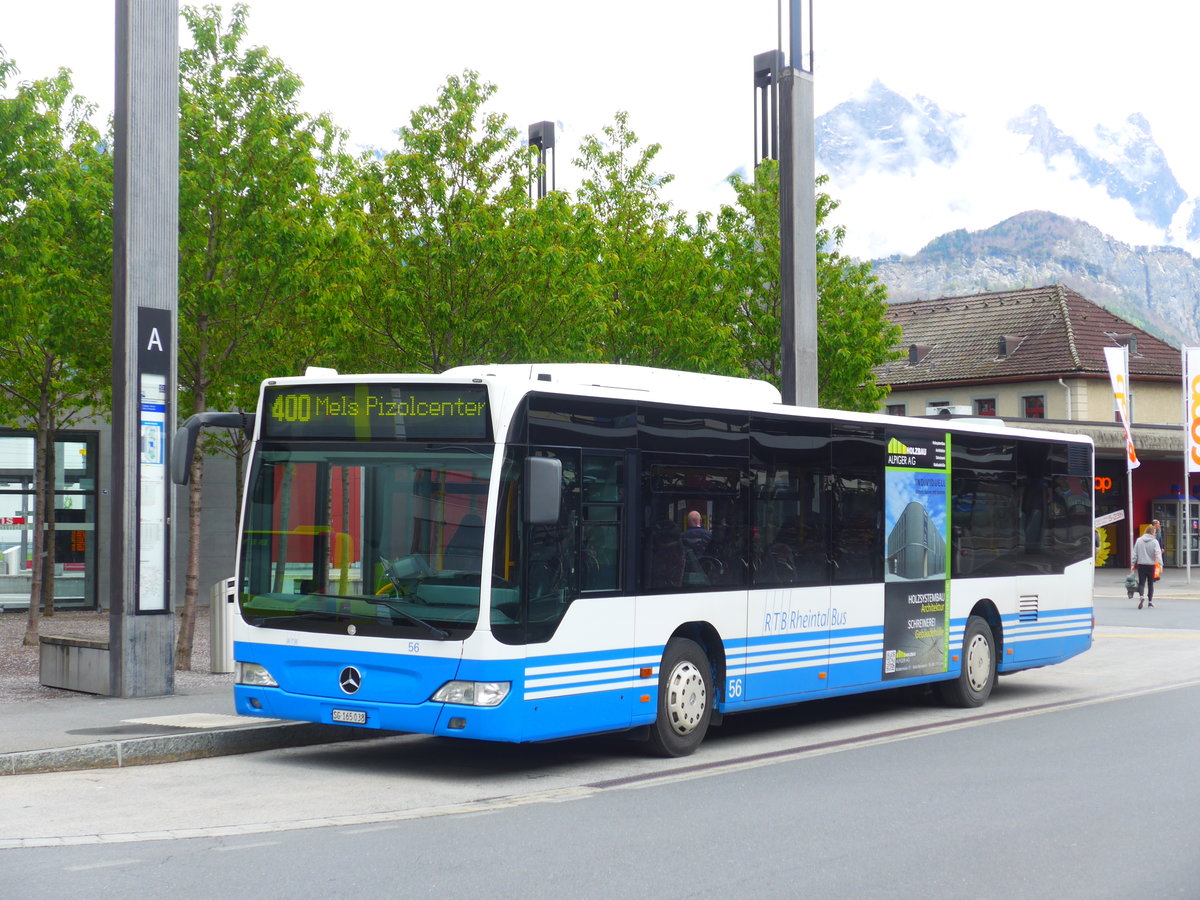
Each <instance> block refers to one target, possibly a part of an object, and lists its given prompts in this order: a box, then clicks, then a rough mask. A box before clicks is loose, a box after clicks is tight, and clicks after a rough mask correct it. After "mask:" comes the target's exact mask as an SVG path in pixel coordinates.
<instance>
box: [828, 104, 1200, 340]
mask: <svg viewBox="0 0 1200 900" xmlns="http://www.w3.org/2000/svg"><path fill="white" fill-rule="evenodd" d="M815 124H816V150H817V163H818V167H819V168H820V170H822V171H824V172H826V173H828V174H829V176H830V185H829V189H830V193H831V194H832V195H833V196H835V197H841V196H844V195H845V196H854V198H855V202H857V204H858V206H857V207H856V215H857V220H856V222H857V223H858V224H856V223H850V227H851V228H852V229H865V228H872V229H874V230H875V232H877V233H882V234H883V236H884V238H885V239H884V240H879V239H876V240H874V241H873V242H872V243H871V246H874V247H875V248H876V249H875V250H872V251H870V253H868V254H865V255H873V254H875V253H878V252H879V248H880V247H882V248H884V252H887V247H888V245H889V243H890V245H891V246H897V245H902V244H903V242H902V241H899V240H894V241H888V240H886V238H887V237H889V236H899V235H901V234H902V235H903V237H904V238H905V240H907V241H909V242H911V241H912V238H913V237H917V238H918V239H928V240H929V243H928V244H926V245H925V246H924V247H923V248H922V249H921V250H920V251H918V252H917V253H914V254H913V255H911V256H889V257H885V258H882V259H877V260H874V265H875V274H876V275H878V276H879V277H880V279H881V280H882V281H883V282H884V283H885V284H886V285H887V286H888V292H889V295H890V297H891V299H892V301H893V302H903V301H906V300H915V299H926V298H932V297H943V296H954V295H957V294H968V293H976V292H981V291H993V290H1005V289H1013V288H1021V287H1035V286H1039V285H1044V284H1050V283H1062V284H1066V285H1068V286H1070V287H1072V288H1074V289H1075V290H1077V291H1079V292H1080V293H1082V294H1083V295H1084V296H1086V297H1088V298H1090V299H1092V300H1094V301H1096V302H1098V303H1101V304H1103V305H1105V306H1107V307H1108V308H1110V309H1111V310H1112V311H1113V312H1115V313H1116V314H1117V315H1120V316H1121V317H1123V318H1125V319H1128V320H1129V321H1131V322H1134V323H1136V324H1138V325H1140V326H1141V327H1143V328H1145V329H1146V330H1147V331H1150V332H1152V333H1154V334H1156V335H1158V336H1159V337H1162V338H1163V339H1165V340H1167V341H1169V342H1171V343H1173V344H1180V343H1185V344H1189V345H1196V344H1200V260H1198V259H1197V258H1196V257H1195V256H1194V255H1192V254H1200V196H1189V195H1188V192H1187V191H1186V190H1185V189H1184V187H1183V186H1182V185H1181V184H1180V182H1179V181H1178V179H1177V178H1176V177H1175V174H1174V172H1173V171H1172V170H1171V166H1170V164H1169V162H1168V160H1167V157H1166V154H1165V153H1164V152H1163V150H1162V148H1161V147H1160V146H1159V145H1158V144H1157V143H1156V142H1155V140H1154V136H1153V132H1152V130H1151V127H1150V123H1149V122H1148V121H1147V120H1146V118H1145V117H1144V116H1142V115H1140V114H1137V113H1135V114H1133V115H1131V116H1129V117H1128V118H1127V119H1126V120H1125V121H1124V122H1123V123H1122V124H1120V125H1119V126H1117V127H1114V128H1106V127H1103V126H1099V125H1097V126H1095V127H1094V128H1093V129H1091V131H1087V132H1080V133H1075V134H1071V133H1068V132H1067V131H1066V130H1064V129H1063V128H1061V127H1059V125H1058V124H1056V123H1055V122H1054V121H1053V119H1052V118H1051V116H1050V115H1049V113H1048V112H1047V111H1046V109H1044V108H1043V107H1041V106H1031V107H1029V108H1028V109H1026V110H1025V111H1024V112H1022V113H1020V114H1019V115H1016V116H1013V117H1011V118H1009V119H1008V120H1007V121H1006V122H1005V121H1004V120H1003V119H997V120H996V122H995V123H993V124H992V125H991V126H989V128H986V129H985V128H983V127H981V126H976V124H975V123H974V121H973V120H968V119H967V118H966V117H965V116H963V115H960V114H957V113H954V112H949V111H946V110H944V109H942V108H941V107H939V106H938V104H937V103H935V102H934V101H933V100H930V99H929V98H926V97H920V96H917V97H913V98H907V97H904V96H901V95H900V94H898V93H896V92H895V91H892V90H891V89H889V88H887V87H886V86H885V85H883V84H882V83H880V82H878V81H876V82H875V83H874V84H873V85H872V86H871V88H870V89H869V90H868V91H867V92H866V93H865V94H863V95H861V96H859V97H856V98H854V99H852V100H849V101H846V102H845V103H842V104H839V105H838V106H836V107H834V108H832V109H831V110H829V112H827V113H825V114H824V115H822V116H820V117H818V119H817V120H816V123H815ZM985 196H986V197H997V196H998V197H1001V198H1002V201H1003V202H1001V203H999V204H996V203H993V204H992V205H991V206H985V205H984V204H983V203H982V202H981V199H982V198H983V197H985ZM864 197H865V198H866V200H865V202H864ZM1018 198H1020V199H1018ZM1026 203H1028V204H1029V206H1031V207H1034V208H1036V209H1040V210H1053V211H1049V212H1046V211H1029V212H1023V213H1019V214H1017V215H1010V213H1011V211H1012V210H1014V209H1021V208H1022V207H1023V206H1025V204H1026ZM1018 204H1019V205H1018ZM897 210H899V215H898V216H897V215H894V213H895V212H896V211H897ZM960 210H961V211H963V212H962V215H959V211H960ZM989 210H994V212H992V215H991V216H988V215H987V211H989ZM967 211H970V212H971V213H972V214H973V219H972V221H973V222H974V223H977V224H990V222H995V221H996V220H998V219H1001V218H1002V217H1005V216H1010V217H1008V218H1004V220H1003V221H1000V223H999V224H997V225H991V226H990V227H984V228H982V230H977V231H968V230H966V229H958V230H953V231H947V232H946V233H944V234H941V236H939V237H934V235H936V234H937V232H938V231H946V229H947V227H953V224H954V222H956V221H963V220H964V219H968V218H969V216H968V215H967ZM889 214H892V215H889ZM1072 216H1076V217H1075V218H1073V217H1072ZM1080 216H1081V217H1082V218H1086V219H1088V220H1091V221H1092V222H1093V223H1099V224H1101V225H1104V226H1105V228H1104V230H1103V231H1102V230H1101V229H1100V228H1096V227H1094V224H1089V223H1088V222H1085V221H1082V218H1079V217H1080ZM981 220H982V221H981ZM934 223H936V224H934ZM931 226H932V227H931ZM921 227H925V228H928V229H929V231H928V232H927V236H924V235H920V234H914V232H916V231H917V229H919V228H921ZM1106 231H1107V232H1109V233H1105V232H1106ZM1114 234H1115V235H1116V236H1112V235H1114ZM907 246H910V247H911V246H913V244H912V243H908V244H907Z"/></svg>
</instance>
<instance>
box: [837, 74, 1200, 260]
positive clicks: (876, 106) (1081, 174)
mask: <svg viewBox="0 0 1200 900" xmlns="http://www.w3.org/2000/svg"><path fill="white" fill-rule="evenodd" d="M968 124H969V123H968V122H967V120H966V118H965V117H964V116H962V115H960V114H958V113H953V112H948V111H946V110H943V109H942V108H941V107H940V106H938V104H937V103H935V102H934V101H933V100H930V99H929V98H927V97H922V96H916V97H914V98H911V99H909V98H906V97H904V96H902V95H900V94H898V93H896V92H895V91H892V90H891V89H889V88H888V87H886V86H885V85H883V84H882V83H880V82H879V81H876V82H875V83H874V84H872V85H871V87H870V89H869V90H867V92H866V93H865V94H863V95H862V96H860V97H856V98H854V99H851V100H847V101H845V102H844V103H840V104H838V105H837V106H835V107H833V108H832V109H831V110H829V112H827V113H825V114H824V115H822V116H819V117H818V118H817V120H816V122H815V132H816V133H815V140H816V151H817V162H818V165H819V166H820V167H821V169H822V170H824V171H825V172H827V173H828V174H829V175H830V176H831V179H832V182H833V187H834V188H835V190H836V189H838V188H846V187H849V186H850V185H852V183H853V182H854V181H855V180H857V179H859V178H860V177H861V176H863V175H864V174H865V173H867V172H870V173H871V174H872V175H873V176H876V177H878V176H879V175H880V174H892V175H895V176H898V177H904V176H912V175H914V174H916V173H917V170H918V168H919V167H920V166H921V165H922V164H926V163H933V164H935V165H937V166H939V167H942V168H945V169H953V168H954V167H955V166H958V165H960V164H962V165H963V167H964V168H965V167H966V163H967V161H968V160H969V158H970V157H971V156H972V154H980V153H983V152H985V151H988V152H994V151H995V147H994V145H995V144H996V142H997V141H996V136H995V135H991V136H989V138H988V139H981V138H979V137H978V136H975V138H974V140H973V139H972V134H971V132H970V129H969V128H968V127H967V126H968ZM1007 132H1008V133H1009V134H1010V135H1015V136H1020V137H1022V138H1024V137H1027V138H1028V141H1027V142H1026V143H1025V145H1024V147H1023V151H1024V153H1026V154H1031V155H1033V156H1034V157H1035V158H1039V159H1040V160H1041V164H1042V166H1043V167H1044V169H1045V170H1046V172H1047V173H1048V174H1050V175H1052V176H1057V177H1058V180H1059V181H1060V182H1062V183H1066V182H1071V181H1081V182H1083V183H1085V184H1087V185H1089V186H1092V187H1098V188H1102V189H1103V190H1104V191H1105V192H1106V193H1107V195H1108V197H1109V198H1110V199H1111V200H1113V201H1114V202H1116V203H1118V204H1125V205H1127V206H1128V207H1129V210H1130V211H1131V212H1132V213H1133V214H1134V216H1135V217H1136V218H1137V219H1138V220H1139V221H1141V222H1143V223H1145V224H1146V225H1149V226H1152V227H1153V228H1154V229H1157V230H1158V231H1159V232H1160V233H1161V236H1162V243H1163V244H1168V245H1170V244H1174V245H1180V244H1186V243H1190V242H1200V198H1198V197H1189V196H1188V194H1187V192H1186V191H1185V190H1184V189H1183V187H1182V186H1181V185H1180V184H1179V182H1178V180H1177V179H1176V178H1175V175H1174V173H1173V172H1172V171H1171V167H1170V165H1169V163H1168V160H1167V157H1166V155H1165V154H1164V153H1163V151H1162V149H1161V148H1160V147H1159V146H1158V144H1157V143H1155V141H1154V137H1153V134H1152V131H1151V128H1150V123H1149V122H1148V121H1147V120H1146V118H1145V117H1144V116H1142V115H1140V114H1138V113H1134V114H1133V115H1131V116H1129V117H1128V118H1127V119H1126V120H1125V122H1124V124H1123V125H1122V126H1121V127H1119V128H1106V127H1104V126H1101V125H1097V126H1095V127H1094V129H1093V130H1092V132H1091V133H1090V134H1084V135H1070V134H1068V133H1067V132H1065V131H1064V130H1062V129H1061V128H1059V127H1058V125H1056V124H1055V122H1054V121H1053V120H1052V119H1051V118H1050V115H1049V113H1047V111H1046V110H1045V109H1044V108H1043V107H1041V106H1031V107H1030V108H1029V109H1027V110H1025V111H1024V112H1023V113H1021V114H1019V115H1017V116H1014V117H1012V118H1011V119H1009V121H1008V123H1007ZM1014 162H1015V161H1014ZM1015 169H1016V166H1015V165H1014V166H1013V167H1012V171H1015ZM993 176H994V177H993V179H992V182H993V183H992V184H991V185H989V187H991V188H993V189H995V188H996V187H997V186H999V185H1003V183H1004V179H1005V172H1004V171H1003V170H999V171H994V172H993ZM1014 177H1015V176H1014ZM1058 212H1061V213H1066V214H1069V213H1070V212H1071V211H1070V210H1058ZM1192 249H1194V250H1200V247H1196V248H1192Z"/></svg>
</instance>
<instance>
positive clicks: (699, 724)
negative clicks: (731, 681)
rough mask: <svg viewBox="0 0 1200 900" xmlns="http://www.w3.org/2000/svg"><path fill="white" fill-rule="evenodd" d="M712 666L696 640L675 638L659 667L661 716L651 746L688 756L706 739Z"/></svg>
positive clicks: (663, 753) (665, 753) (653, 728)
mask: <svg viewBox="0 0 1200 900" xmlns="http://www.w3.org/2000/svg"><path fill="white" fill-rule="evenodd" d="M712 702H713V689H712V667H711V666H710V665H709V662H708V657H707V656H706V655H705V653H704V650H703V649H701V647H700V645H699V644H697V643H696V642H695V641H692V640H688V639H687V638H674V639H673V640H671V641H670V643H668V644H667V648H666V650H665V651H664V652H663V658H662V664H661V665H660V666H659V670H658V717H657V718H656V719H655V721H654V724H653V725H651V726H650V746H651V747H652V748H653V749H654V752H655V753H657V754H658V755H660V756H671V757H675V756H688V755H690V754H692V753H694V752H695V750H696V748H697V747H698V746H700V742H701V741H702V740H704V735H705V733H706V732H707V731H708V723H709V721H710V720H711V719H712Z"/></svg>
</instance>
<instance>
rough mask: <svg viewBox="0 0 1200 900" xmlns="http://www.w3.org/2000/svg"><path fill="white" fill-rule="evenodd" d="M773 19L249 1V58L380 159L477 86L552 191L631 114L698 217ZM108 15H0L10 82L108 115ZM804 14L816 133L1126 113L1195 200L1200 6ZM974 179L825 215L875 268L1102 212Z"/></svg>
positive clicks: (743, 155) (1085, 200)
mask: <svg viewBox="0 0 1200 900" xmlns="http://www.w3.org/2000/svg"><path fill="white" fill-rule="evenodd" d="M777 2H778V0H745V2H742V3H737V4H733V3H729V2H727V0H607V2H606V3H604V4H595V3H581V2H578V0H521V2H519V3H518V2H506V0H442V2H439V3H416V2H412V0H408V2H397V0H342V2H341V3H338V4H331V3H329V2H328V0H250V2H249V6H250V8H251V14H250V20H249V21H250V40H251V42H252V43H259V44H265V45H267V46H268V47H270V48H271V50H272V51H273V52H274V53H275V54H276V55H278V56H280V57H281V58H283V59H284V61H285V62H287V63H288V64H289V65H291V66H292V67H293V68H294V69H295V70H296V71H297V72H298V73H299V74H300V75H301V76H302V77H303V78H304V80H305V83H306V88H305V93H304V103H305V105H306V106H307V107H308V108H309V109H311V110H313V111H318V110H328V111H330V112H331V113H332V114H333V117H334V120H335V121H336V122H338V123H339V124H341V125H342V126H343V127H345V128H348V129H349V130H350V131H351V133H352V135H353V137H354V139H355V140H356V141H357V142H359V143H362V144H371V145H376V146H384V147H389V146H392V145H393V142H394V137H393V134H394V131H395V129H396V128H397V127H399V126H400V125H402V124H404V123H405V122H406V121H407V117H408V113H409V111H410V110H412V109H413V108H414V107H415V106H417V105H418V104H421V103H425V102H430V101H432V100H433V99H434V97H435V96H436V92H437V89H438V87H439V86H440V84H441V83H442V82H443V80H444V78H445V76H446V75H447V74H449V73H453V72H458V71H461V70H462V69H463V68H467V67H470V68H474V69H477V70H478V71H480V72H481V73H482V75H483V76H484V77H485V78H487V79H488V80H490V81H492V82H494V83H495V84H497V85H498V87H499V89H500V90H499V93H498V96H497V98H496V104H495V105H496V108H498V109H500V110H503V111H504V112H506V113H508V115H509V117H510V121H511V122H512V123H513V124H514V125H515V126H516V127H518V128H519V129H521V130H522V131H524V129H525V127H526V125H527V124H528V123H530V122H536V121H541V120H544V119H557V120H560V121H561V122H562V123H563V124H564V130H563V132H562V134H561V135H560V146H559V148H558V149H559V158H558V172H557V174H558V186H559V187H560V188H567V189H571V188H573V187H574V186H575V185H576V184H577V183H578V173H577V172H576V171H575V170H574V167H573V166H572V165H571V159H572V158H573V156H574V155H575V148H576V146H577V144H578V141H579V139H580V138H581V137H582V136H583V135H585V134H589V133H596V132H598V131H599V130H600V129H601V128H602V127H603V126H604V125H605V124H607V123H609V122H611V120H612V115H613V113H614V112H616V111H617V110H620V109H624V110H628V111H629V112H630V115H631V123H632V126H633V128H634V130H635V131H636V132H637V134H638V135H639V136H640V137H641V138H642V140H643V143H648V142H652V141H654V142H658V143H661V144H662V145H663V151H662V153H661V155H660V156H659V158H658V160H657V163H658V169H659V171H662V172H671V173H673V174H675V175H676V176H677V177H676V181H675V183H674V184H672V185H671V186H670V187H669V188H668V191H667V194H668V196H669V197H670V198H671V199H673V200H674V201H675V202H676V204H677V205H678V206H680V207H682V208H684V209H687V210H690V211H695V210H697V209H700V208H704V207H708V208H712V207H714V206H715V205H717V204H718V203H720V202H731V201H732V199H733V193H732V191H731V190H730V189H729V188H728V187H727V186H725V185H724V183H723V180H724V178H725V176H726V175H727V174H728V173H730V172H732V171H735V170H738V169H743V170H746V169H749V168H750V167H751V166H752V164H753V159H752V158H751V157H752V149H753V145H754V144H753V134H752V128H753V115H752V110H753V95H752V86H751V76H752V66H751V62H752V59H753V56H754V54H755V53H759V52H762V51H764V50H768V49H770V48H772V47H773V46H774V45H775V41H776V33H777V27H776V9H777ZM223 5H225V6H229V5H230V4H229V3H228V2H224V3H223ZM785 5H786V4H785ZM805 5H807V4H806V3H805ZM113 9H114V7H113V4H112V3H111V2H104V0H45V2H40V3H17V2H16V0H9V2H7V3H6V4H5V9H4V16H3V18H2V20H0V45H2V46H3V47H4V48H5V50H6V51H7V52H8V54H9V55H10V56H11V57H13V58H15V59H16V60H17V61H18V63H19V64H20V65H21V66H22V69H23V74H24V75H25V76H26V77H35V76H39V75H46V74H50V73H51V72H53V71H54V69H55V68H56V67H57V66H59V65H63V66H67V67H69V68H71V69H73V70H74V72H75V76H76V83H77V84H78V86H79V88H80V90H81V92H82V93H84V94H85V95H87V96H88V97H89V98H91V99H93V100H95V101H96V102H98V103H99V105H100V107H101V109H102V111H103V113H104V114H105V115H107V112H108V111H109V110H110V109H111V106H112V85H113V59H112V40H111V35H112V34H113ZM814 13H815V48H814V49H815V59H816V72H815V78H814V90H815V100H816V112H817V113H818V114H820V113H823V112H825V111H826V110H828V109H830V108H831V107H833V106H834V105H836V104H837V103H839V102H842V101H843V100H845V99H847V98H848V97H850V96H851V95H853V94H854V93H855V92H857V91H860V90H862V89H865V88H866V87H867V86H869V85H870V84H871V82H872V81H873V80H875V79H879V80H881V81H883V82H884V83H885V84H887V85H888V86H889V87H891V88H893V89H894V90H897V91H899V92H901V93H904V94H906V95H909V96H913V95H916V94H921V95H924V96H926V97H929V98H931V99H932V100H934V101H935V102H937V103H938V104H939V105H940V106H941V107H942V108H943V109H946V110H950V111H953V112H960V113H966V114H970V115H971V116H972V117H976V116H981V117H984V118H991V119H994V120H998V121H1001V122H1003V121H1005V120H1006V119H1007V118H1008V117H1011V116H1013V115H1015V114H1017V113H1019V112H1021V111H1023V110H1024V109H1025V108H1027V107H1028V106H1030V105H1031V104H1034V103H1040V104H1042V105H1044V106H1045V107H1046V108H1047V110H1048V111H1049V114H1050V116H1051V117H1052V118H1053V119H1054V121H1055V122H1057V123H1059V124H1060V127H1062V128H1063V129H1064V130H1066V131H1068V132H1070V133H1072V134H1075V135H1083V134H1086V133H1089V132H1090V131H1091V129H1092V128H1093V127H1094V126H1095V125H1096V124H1097V123H1104V124H1105V125H1106V127H1119V126H1120V123H1122V122H1123V121H1124V119H1125V117H1126V116H1128V115H1129V114H1130V113H1132V112H1142V113H1144V114H1145V115H1146V117H1147V118H1148V119H1149V121H1150V123H1151V126H1152V128H1153V133H1154V137H1155V139H1156V140H1157V141H1158V143H1159V144H1160V146H1162V147H1163V149H1164V151H1165V152H1166V154H1167V157H1168V160H1169V161H1170V164H1171V166H1172V167H1173V170H1174V171H1175V174H1176V177H1177V178H1178V179H1179V181H1180V182H1181V184H1182V185H1183V187H1184V188H1185V190H1188V191H1189V192H1190V193H1200V153H1196V152H1195V148H1196V147H1197V146H1200V118H1198V117H1196V116H1195V115H1194V114H1193V112H1192V106H1193V104H1192V103H1191V100H1190V96H1189V94H1190V89H1191V84H1192V80H1193V72H1192V66H1193V60H1194V52H1193V46H1192V45H1193V44H1194V40H1195V35H1196V34H1198V33H1200V5H1196V4H1180V3H1175V2H1168V0H1143V2H1142V3H1140V4H1137V5H1136V6H1131V5H1130V4H1128V3H1126V2H1117V0H1090V2H1089V3H1087V4H1079V3H1047V2H1045V0H1007V2H1005V3H991V4H984V3H964V2H962V0H909V2H896V0H815V2H814ZM980 158H981V159H985V160H986V159H988V157H986V156H981V157H980ZM990 161H991V163H992V164H993V165H1000V166H1003V167H1007V168H1012V169H1013V170H1014V171H1015V172H1016V173H1017V174H1018V175H1019V176H1020V177H1018V178H1015V179H1009V178H1004V179H1001V178H998V177H997V176H996V173H995V171H994V170H992V169H989V168H988V166H987V164H986V162H980V163H976V164H974V165H973V166H971V167H968V168H967V169H964V170H963V172H961V173H959V174H958V175H956V176H953V177H951V176H948V175H947V174H946V173H939V172H937V171H929V172H925V171H922V173H921V177H920V178H919V179H914V180H913V181H912V183H911V184H908V183H906V184H897V183H893V184H888V185H885V184H883V183H881V182H874V183H873V182H872V181H871V180H870V179H867V180H866V181H865V182H864V183H863V185H862V186H860V187H858V188H855V189H854V190H848V191H847V193H846V194H844V195H841V196H840V199H841V200H842V201H843V206H842V209H841V211H840V212H841V215H842V218H843V221H845V224H846V225H847V228H848V234H849V238H850V239H851V241H853V242H854V243H855V245H856V246H863V247H866V246H871V247H878V248H883V249H886V250H887V251H888V252H890V251H891V250H895V249H901V248H910V247H912V246H914V245H916V246H919V245H921V244H923V243H924V242H925V241H927V240H928V239H930V238H932V237H934V236H935V235H936V234H938V233H940V232H939V231H937V230H936V229H939V228H944V226H949V227H986V226H987V225H989V224H994V221H996V220H993V221H987V220H986V218H985V217H986V216H989V215H996V214H997V212H998V211H1001V210H1007V209H1010V208H1011V207H1012V205H1013V202H1014V201H1015V199H1016V198H1017V197H1021V198H1025V197H1030V196H1031V195H1033V194H1034V189H1035V188H1038V187H1040V188H1042V189H1044V190H1045V191H1047V192H1048V193H1046V194H1043V195H1041V198H1042V202H1041V203H1036V204H1034V208H1040V207H1045V206H1050V205H1051V201H1050V199H1047V198H1056V197H1058V196H1059V195H1060V193H1065V194H1067V195H1069V199H1070V200H1071V202H1072V203H1073V204H1074V208H1078V209H1082V210H1092V209H1096V210H1099V209H1100V208H1101V207H1103V204H1100V203H1098V202H1096V201H1094V200H1093V199H1092V198H1091V196H1090V194H1094V193H1095V191H1096V190H1097V189H1090V194H1089V191H1084V190H1082V189H1080V188H1079V187H1078V186H1077V185H1065V186H1064V185H1063V184H1062V183H1054V184H1050V183H1044V184H1043V183H1041V182H1039V181H1038V180H1037V178H1036V177H1035V176H1034V175H1033V174H1032V173H1030V172H1027V171H1026V167H1025V165H1024V162H1023V161H1022V162H1015V161H1011V160H1010V161H1007V162H1005V161H1004V160H1003V159H1001V158H1000V157H999V156H998V155H994V156H993V157H991V159H990ZM968 178H970V179H973V181H971V182H970V183H964V181H963V180H964V179H968ZM871 187H874V189H875V194H874V195H872V194H871V193H870V190H869V188H871ZM943 190H944V191H949V193H947V194H945V195H943V194H941V193H939V191H943ZM1101 196H1103V193H1102V191H1101ZM1032 199H1037V198H1036V197H1032ZM1026 208H1028V207H1026ZM1014 211H1019V210H1014ZM1068 214H1075V213H1068ZM1108 215H1112V213H1111V210H1110V211H1109V213H1108ZM1094 224H1097V225H1098V226H1101V227H1103V226H1102V225H1101V223H1100V222H1095V223H1094Z"/></svg>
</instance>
